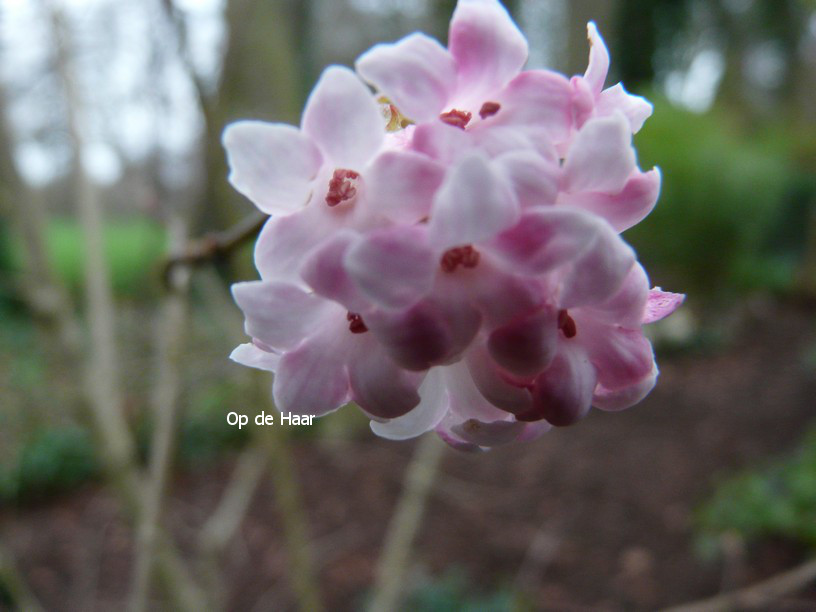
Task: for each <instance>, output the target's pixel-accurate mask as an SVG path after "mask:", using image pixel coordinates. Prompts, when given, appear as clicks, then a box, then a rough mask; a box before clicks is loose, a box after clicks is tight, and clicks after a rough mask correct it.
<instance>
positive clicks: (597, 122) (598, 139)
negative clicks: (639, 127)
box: [564, 113, 635, 193]
mask: <svg viewBox="0 0 816 612" xmlns="http://www.w3.org/2000/svg"><path fill="white" fill-rule="evenodd" d="M634 170H635V151H634V149H633V148H632V134H631V132H630V131H629V123H628V122H627V121H626V119H625V118H624V117H623V115H621V114H619V113H616V114H615V115H613V116H612V117H599V118H594V119H590V120H589V121H587V122H586V123H585V124H584V126H583V127H582V128H581V129H580V130H579V132H578V134H577V135H576V136H575V140H574V141H573V143H572V146H571V147H570V149H569V151H568V152H567V159H566V161H565V162H564V178H565V183H566V189H567V191H571V192H578V191H606V192H609V193H618V192H619V191H621V190H622V189H623V187H624V185H626V182H627V181H628V180H629V176H630V175H631V174H632V172H633V171H634Z"/></svg>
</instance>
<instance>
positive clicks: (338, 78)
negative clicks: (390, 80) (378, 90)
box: [301, 66, 385, 171]
mask: <svg viewBox="0 0 816 612" xmlns="http://www.w3.org/2000/svg"><path fill="white" fill-rule="evenodd" d="M301 127H302V129H303V132H304V133H305V134H307V135H309V136H310V137H311V139H312V140H313V141H314V142H315V143H316V144H317V145H318V146H319V147H320V150H321V151H322V152H323V154H324V156H325V157H326V158H328V160H329V161H330V162H331V163H332V164H333V165H334V166H335V167H337V168H345V169H351V170H358V171H359V170H361V169H362V168H363V167H364V166H365V165H366V163H367V162H368V161H369V160H370V159H371V158H372V157H374V154H375V153H376V152H377V151H378V150H379V148H380V146H381V145H382V143H383V140H384V138H385V121H384V120H383V117H382V114H381V113H380V109H379V107H378V105H377V103H376V101H375V100H374V97H373V96H372V94H371V92H370V91H369V90H368V88H367V87H366V86H365V85H364V84H363V82H362V81H360V79H358V78H357V75H355V74H354V73H353V72H352V71H351V70H349V69H348V68H343V67H340V66H329V67H328V68H326V70H324V71H323V74H322V75H321V77H320V80H319V81H318V82H317V85H316V86H315V89H314V91H313V92H312V94H311V95H310V96H309V99H308V101H307V102H306V108H305V110H304V111H303V120H302V121H301Z"/></svg>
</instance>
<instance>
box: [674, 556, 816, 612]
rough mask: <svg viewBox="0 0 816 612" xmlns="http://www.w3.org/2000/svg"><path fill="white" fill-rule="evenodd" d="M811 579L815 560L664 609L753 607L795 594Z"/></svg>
mask: <svg viewBox="0 0 816 612" xmlns="http://www.w3.org/2000/svg"><path fill="white" fill-rule="evenodd" d="M812 582H816V559H812V560H810V561H808V562H806V563H803V564H802V565H799V566H798V567H795V568H793V569H792V570H789V571H787V572H783V573H781V574H777V575H776V576H773V577H771V578H769V579H768V580H764V581H763V582H760V583H758V584H755V585H753V586H750V587H747V588H744V589H740V590H738V591H732V592H730V593H724V594H722V595H718V596H716V597H712V598H710V599H703V600H700V601H695V602H692V603H688V604H683V605H681V606H676V607H673V608H668V609H666V610H664V612H725V611H730V610H753V609H757V608H762V607H765V606H768V605H769V604H772V603H774V602H777V601H779V600H780V599H781V598H782V597H784V596H785V595H789V594H791V593H795V592H796V591H799V590H801V589H803V588H805V587H806V586H807V585H809V584H810V583H812Z"/></svg>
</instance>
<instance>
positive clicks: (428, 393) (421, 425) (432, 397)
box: [371, 368, 448, 440]
mask: <svg viewBox="0 0 816 612" xmlns="http://www.w3.org/2000/svg"><path fill="white" fill-rule="evenodd" d="M442 370H443V368H433V369H432V370H431V371H429V372H428V374H427V376H425V380H424V381H422V384H421V385H420V387H419V397H420V402H419V405H418V406H417V407H416V408H414V409H413V410H411V411H410V412H408V413H407V414H405V415H403V416H401V417H398V418H396V419H391V420H390V421H388V422H386V423H378V422H376V421H372V422H371V429H372V431H373V432H374V433H375V434H377V435H378V436H380V437H382V438H388V439H391V440H407V439H409V438H415V437H417V436H419V435H421V434H423V433H425V432H426V431H430V430H431V429H433V428H434V427H436V426H437V425H438V424H439V422H440V421H441V420H442V419H443V417H444V416H445V414H446V413H447V411H448V393H447V388H446V387H445V381H444V378H443V372H442Z"/></svg>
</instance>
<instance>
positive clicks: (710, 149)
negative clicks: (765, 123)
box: [626, 97, 816, 295]
mask: <svg viewBox="0 0 816 612" xmlns="http://www.w3.org/2000/svg"><path fill="white" fill-rule="evenodd" d="M655 102H656V104H655V113H654V115H653V116H652V117H651V118H650V119H649V121H648V122H647V123H646V125H645V127H644V128H643V130H642V131H641V132H640V133H639V134H638V136H637V138H636V144H637V148H638V153H639V156H640V164H641V167H643V168H649V167H651V166H652V165H655V164H657V165H659V166H660V168H661V171H662V174H663V187H662V191H661V197H660V201H659V202H658V205H657V207H656V209H655V211H654V212H653V213H652V214H651V215H650V216H649V217H648V218H647V219H646V220H645V221H644V222H643V223H641V224H640V225H638V226H637V227H635V228H633V229H632V230H630V231H628V232H627V233H626V237H627V238H628V239H629V240H630V241H631V242H632V244H633V245H634V246H635V247H636V248H637V249H638V251H639V253H640V256H641V259H642V260H643V261H644V263H645V265H646V266H647V267H648V268H649V269H650V270H653V271H654V272H656V273H659V274H660V277H659V278H660V280H661V282H663V283H664V284H666V285H671V286H678V287H682V288H683V290H685V291H689V292H705V293H708V294H709V295H711V294H716V293H720V292H729V291H733V290H737V291H739V290H747V289H769V290H776V291H780V290H784V289H786V288H787V287H789V286H790V284H791V282H792V279H793V271H794V265H795V263H796V259H797V257H798V256H799V255H800V254H801V251H802V249H803V244H804V239H805V238H804V231H803V228H804V226H805V223H804V219H806V214H807V208H806V205H805V204H804V203H806V202H807V201H808V200H809V199H810V198H812V197H813V194H814V193H816V184H814V182H813V181H812V180H809V179H807V178H805V177H804V175H803V174H802V173H800V172H799V171H797V170H796V169H795V167H794V165H793V164H792V163H791V162H790V161H789V159H788V158H789V157H790V155H791V153H790V149H791V147H792V143H791V139H790V138H788V137H787V136H785V135H784V133H783V132H781V131H780V130H772V131H771V132H769V137H764V136H751V137H749V136H747V135H746V134H744V133H743V131H741V130H740V129H739V128H738V126H737V125H735V124H734V122H733V121H731V120H729V116H728V115H727V113H726V112H725V111H724V110H722V109H715V110H714V111H712V112H709V113H707V114H705V115H697V114H694V113H690V112H687V111H684V110H680V109H678V108H675V107H673V106H671V105H670V104H669V103H667V102H665V101H663V100H661V99H660V98H659V97H656V98H655ZM656 278H658V277H657V276H656Z"/></svg>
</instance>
